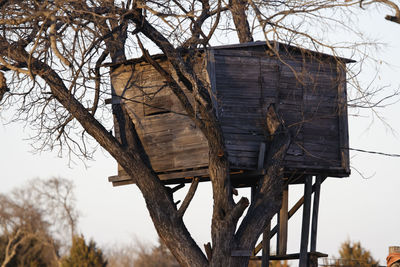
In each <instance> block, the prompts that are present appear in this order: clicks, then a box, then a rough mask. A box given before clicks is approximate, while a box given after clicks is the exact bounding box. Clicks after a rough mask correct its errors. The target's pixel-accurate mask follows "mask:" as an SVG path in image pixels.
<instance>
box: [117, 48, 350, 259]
mask: <svg viewBox="0 0 400 267" xmlns="http://www.w3.org/2000/svg"><path fill="white" fill-rule="evenodd" d="M271 45H274V46H275V49H277V50H278V51H279V56H276V55H275V54H274V53H272V52H271V51H270V49H269V48H268V46H267V45H266V43H265V42H254V43H247V44H238V45H228V46H218V47H211V48H208V49H206V50H202V51H200V52H199V53H198V54H197V55H196V57H198V58H197V59H196V60H197V61H198V64H197V66H196V67H197V69H196V72H197V73H198V74H199V77H200V78H201V79H202V80H203V82H204V83H206V84H208V85H209V87H210V94H211V96H212V101H213V105H214V107H215V109H216V111H217V118H218V120H219V121H220V123H221V126H222V131H223V135H224V138H225V144H226V148H227V152H228V158H229V162H230V168H231V179H232V183H233V185H234V186H235V187H251V186H253V185H254V184H255V182H256V181H257V179H258V178H260V176H262V175H263V174H264V173H265V169H264V166H263V162H264V155H265V153H266V151H265V142H266V134H265V114H266V109H267V108H268V107H269V106H270V105H271V104H274V105H275V108H276V110H277V112H278V113H279V114H280V115H281V116H282V118H283V120H284V123H285V125H286V127H287V128H288V129H289V131H290V133H291V135H292V144H291V146H290V148H289V149H288V151H287V154H286V157H285V162H284V170H285V182H286V185H287V186H286V188H285V189H284V192H283V197H284V198H283V203H282V208H281V211H280V214H278V224H277V226H276V227H275V228H273V229H272V230H271V229H270V231H268V229H266V232H265V233H264V242H262V243H264V245H262V244H260V245H258V246H257V247H256V248H255V251H254V252H253V255H252V259H255V260H256V259H260V258H261V257H260V256H256V255H257V253H258V251H260V250H261V248H262V247H264V248H263V256H264V258H263V264H266V263H265V262H268V260H269V259H270V260H278V259H294V258H297V259H300V266H308V264H309V263H310V264H311V263H312V262H314V263H315V261H316V260H315V259H316V258H317V257H320V256H325V255H326V254H322V253H318V252H316V230H317V226H316V225H317V215H318V202H319V188H320V185H321V183H322V182H323V181H324V180H325V179H326V177H328V176H329V177H347V176H349V174H350V168H349V155H348V127H347V96H346V72H345V64H346V63H351V62H353V61H351V60H348V59H344V58H337V57H333V56H330V55H327V54H322V53H316V52H313V51H309V50H304V49H300V48H297V47H293V46H290V45H285V44H280V43H274V44H271ZM154 59H155V60H157V61H158V62H159V63H160V64H161V65H162V66H163V67H164V68H172V67H171V66H169V65H168V63H167V61H166V60H165V58H164V57H163V56H161V55H160V56H154ZM112 68H113V74H112V90H113V97H112V100H111V103H112V104H113V105H119V104H121V103H124V104H125V105H126V107H127V109H128V112H129V115H130V118H131V119H132V121H133V122H134V124H135V127H136V130H137V132H138V134H139V137H140V139H141V141H142V143H143V146H144V148H145V151H146V153H147V154H148V156H149V159H150V162H151V164H152V167H153V169H154V170H155V171H156V172H157V173H158V175H159V177H160V179H161V180H163V181H164V182H165V184H171V185H172V184H182V183H186V182H190V181H191V180H192V179H193V178H194V177H196V178H200V179H201V180H208V179H209V178H208V144H207V140H206V139H205V137H204V136H203V134H202V132H201V131H200V130H199V129H198V128H196V127H195V125H194V123H193V122H192V120H191V119H190V118H189V117H188V116H186V114H185V111H184V109H183V108H182V107H181V105H180V103H179V101H178V99H177V97H176V96H175V95H173V93H172V91H171V90H170V89H169V88H168V87H167V86H166V84H165V81H164V79H163V78H162V77H161V75H160V74H159V73H158V72H157V70H155V69H154V68H153V67H152V66H150V65H149V64H147V63H146V62H144V61H143V60H141V59H134V60H129V61H126V62H124V63H122V64H118V65H113V66H112ZM177 80H178V79H177ZM188 96H189V94H188ZM115 134H116V136H117V138H118V137H119V133H118V131H117V130H116V132H115ZM313 177H315V178H313ZM109 180H110V182H112V183H113V185H114V186H118V185H125V184H129V183H132V180H131V178H130V177H129V176H127V175H126V173H125V171H124V170H123V169H122V168H120V167H119V168H118V175H117V176H112V177H109ZM313 180H314V181H315V183H314V185H312V182H313ZM299 183H304V187H305V190H304V196H303V198H302V199H300V200H299V202H298V203H296V205H295V206H294V207H293V208H292V209H290V210H289V209H288V192H289V186H290V185H291V184H299ZM178 187H179V186H178ZM178 187H177V188H178ZM312 194H314V199H313V201H314V205H313V211H312V230H311V247H310V249H309V248H308V239H309V234H310V233H309V228H310V227H309V225H310V220H311V215H310V214H311V208H310V207H311V197H312ZM301 206H303V225H302V238H301V245H300V253H298V254H287V252H286V244H287V224H288V219H289V218H290V217H291V216H292V215H293V214H294V213H295V212H296V211H297V210H298V209H299V208H300V207H301ZM274 234H278V238H277V255H275V256H270V255H269V240H270V237H272V236H273V235H274ZM239 254H240V253H239ZM233 256H234V255H233ZM242 256H243V255H242ZM264 266H267V265H264Z"/></svg>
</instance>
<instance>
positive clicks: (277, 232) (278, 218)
mask: <svg viewBox="0 0 400 267" xmlns="http://www.w3.org/2000/svg"><path fill="white" fill-rule="evenodd" d="M280 221H281V216H279V212H278V213H277V214H276V225H275V227H274V228H276V229H275V231H276V247H275V251H276V252H277V253H278V251H279V240H280V239H281V233H280V232H279V229H280V225H281V222H280Z"/></svg>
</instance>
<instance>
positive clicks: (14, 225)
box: [0, 178, 78, 266]
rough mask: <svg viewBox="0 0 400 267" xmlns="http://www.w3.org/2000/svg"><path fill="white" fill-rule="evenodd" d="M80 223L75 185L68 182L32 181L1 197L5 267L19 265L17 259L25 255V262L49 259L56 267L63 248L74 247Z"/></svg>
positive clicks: (0, 209) (48, 262)
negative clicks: (70, 245)
mask: <svg viewBox="0 0 400 267" xmlns="http://www.w3.org/2000/svg"><path fill="white" fill-rule="evenodd" d="M77 219H78V214H77V211H76V208H75V206H74V193H73V184H72V182H71V181H70V180H67V179H62V178H52V179H49V180H42V179H33V180H31V181H29V183H28V184H27V185H26V186H24V187H22V188H18V189H15V190H13V191H12V192H11V193H10V194H9V195H0V234H1V236H2V237H4V238H5V239H6V246H5V249H4V251H2V252H4V257H3V261H2V266H9V264H16V263H15V259H16V258H17V259H18V260H21V259H23V257H25V256H24V255H26V256H27V257H26V258H27V259H26V260H29V261H31V260H34V258H37V259H38V260H39V259H46V260H44V261H45V262H47V263H46V264H48V265H49V266H54V264H57V262H58V261H59V250H60V248H61V249H64V250H65V251H66V249H67V248H69V244H71V240H70V239H69V237H70V235H71V234H72V235H73V234H74V233H75V231H76V224H77ZM63 233H68V234H67V237H66V236H65V235H64V234H63ZM35 255H36V256H35ZM28 256H29V257H28ZM0 258H1V257H0ZM28 263H29V262H27V261H25V262H24V261H23V260H22V262H21V263H20V264H21V265H24V264H28Z"/></svg>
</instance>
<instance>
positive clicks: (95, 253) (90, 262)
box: [61, 236, 107, 267]
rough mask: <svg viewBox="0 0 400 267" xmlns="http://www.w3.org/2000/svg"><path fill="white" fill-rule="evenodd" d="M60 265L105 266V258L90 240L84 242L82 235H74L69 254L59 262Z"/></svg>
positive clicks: (63, 266) (72, 266) (67, 266)
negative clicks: (87, 242)
mask: <svg viewBox="0 0 400 267" xmlns="http://www.w3.org/2000/svg"><path fill="white" fill-rule="evenodd" d="M61 266H62V267H105V266H107V260H105V259H104V256H103V252H102V251H101V249H99V248H97V247H96V243H95V242H94V241H93V240H91V241H90V242H89V244H86V241H85V238H84V237H83V236H75V237H74V238H73V240H72V247H71V250H70V254H69V256H67V257H65V258H64V259H63V260H62V263H61Z"/></svg>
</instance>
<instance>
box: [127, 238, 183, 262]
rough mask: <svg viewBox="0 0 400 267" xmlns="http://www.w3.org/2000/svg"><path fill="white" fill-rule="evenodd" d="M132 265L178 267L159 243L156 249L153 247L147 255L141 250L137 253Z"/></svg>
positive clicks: (167, 250)
mask: <svg viewBox="0 0 400 267" xmlns="http://www.w3.org/2000/svg"><path fill="white" fill-rule="evenodd" d="M133 265H134V266H137V267H156V266H160V267H179V263H178V262H177V261H176V260H175V258H174V257H173V256H172V254H171V252H170V251H169V249H168V248H167V247H166V246H165V245H163V244H162V242H161V241H160V244H159V245H158V246H157V247H154V248H153V249H152V250H151V251H150V253H147V252H146V251H144V250H143V249H142V250H141V251H140V252H139V253H138V255H137V258H136V259H135V261H134V264H133Z"/></svg>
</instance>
